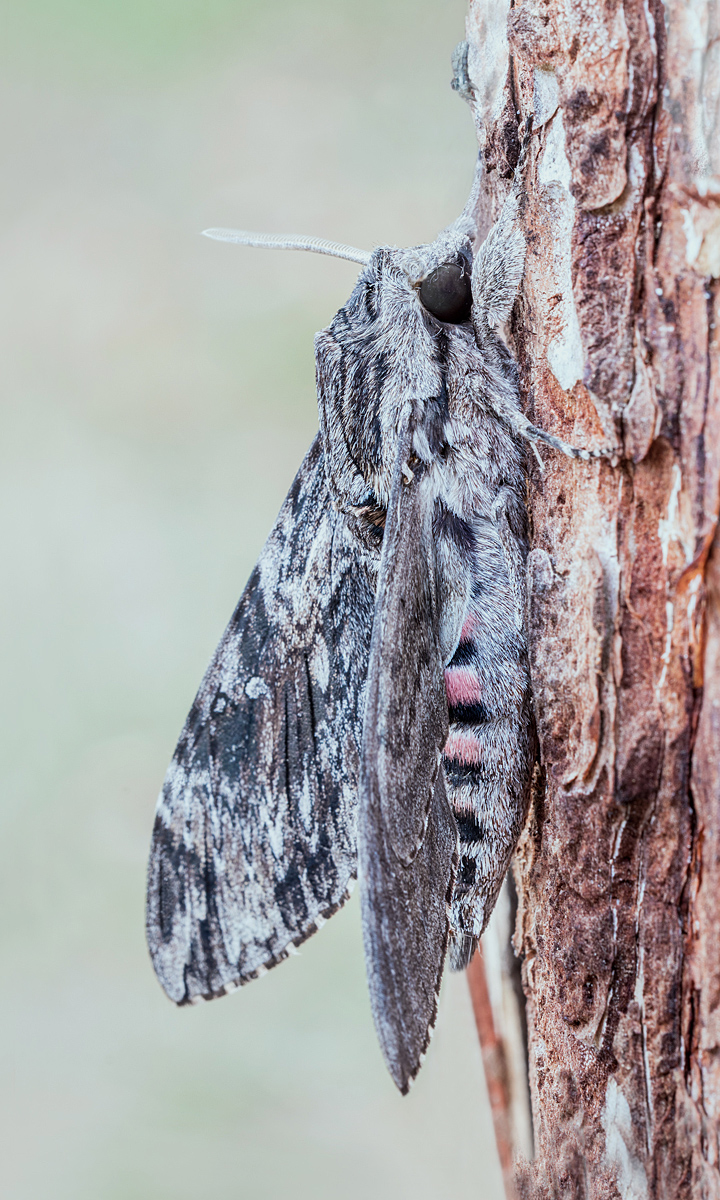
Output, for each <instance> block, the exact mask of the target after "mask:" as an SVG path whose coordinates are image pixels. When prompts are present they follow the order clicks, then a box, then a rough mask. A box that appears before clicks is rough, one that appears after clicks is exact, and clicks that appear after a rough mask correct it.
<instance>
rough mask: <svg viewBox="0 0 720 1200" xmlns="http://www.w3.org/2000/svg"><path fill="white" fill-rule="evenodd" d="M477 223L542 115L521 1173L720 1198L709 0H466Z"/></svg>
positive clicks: (715, 41) (719, 788)
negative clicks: (592, 450) (530, 1143)
mask: <svg viewBox="0 0 720 1200" xmlns="http://www.w3.org/2000/svg"><path fill="white" fill-rule="evenodd" d="M468 40H469V43H470V57H469V70H470V77H471V80H472V82H473V85H474V88H475V94H476V100H477V104H478V110H479V116H480V120H479V132H480V144H481V152H482V154H483V156H484V160H485V167H486V195H485V203H486V206H487V210H488V218H489V219H490V218H492V217H493V216H495V215H497V212H498V211H499V207H500V204H501V203H502V200H503V198H504V197H505V195H506V194H507V191H508V188H509V186H510V180H511V176H512V170H513V167H514V165H515V162H516V160H517V155H518V129H519V127H520V125H521V122H522V121H523V120H524V118H525V117H526V116H527V115H529V114H533V116H534V122H535V129H536V135H535V137H534V139H533V149H532V155H531V165H530V170H529V174H528V179H527V199H526V205H525V210H524V214H523V220H524V226H525V229H526V233H527V241H528V255H527V263H526V271H525V279H524V283H523V288H522V295H521V297H520V300H519V302H518V304H517V305H516V308H515V313H514V316H513V320H512V322H511V327H510V329H509V331H508V334H509V338H510V340H511V342H512V344H513V346H514V349H515V352H516V354H517V358H518V361H519V364H520V373H521V380H522V390H523V394H524V398H525V401H526V404H527V409H528V412H529V414H530V415H531V417H532V419H533V420H534V421H535V422H536V424H538V425H541V426H542V427H543V428H545V429H546V430H548V431H550V432H553V433H557V434H559V435H560V436H561V437H563V438H565V439H566V440H567V441H571V442H573V443H574V444H576V445H586V446H590V447H597V446H600V445H609V444H612V445H616V446H617V447H618V455H617V461H616V462H615V464H614V465H613V464H612V463H610V462H607V461H603V462H599V463H590V464H588V463H584V462H572V461H568V460H566V459H563V458H561V457H560V456H559V455H557V454H555V452H553V451H550V450H546V451H545V452H544V454H543V457H544V460H545V469H544V473H543V472H541V470H540V468H539V467H538V466H537V465H534V466H533V467H532V469H531V485H530V510H531V520H532V550H531V554H530V558H529V564H528V627H529V634H530V655H531V671H532V680H533V690H534V697H535V713H536V721H537V727H538V737H539V746H540V764H539V768H538V772H537V778H536V786H535V793H534V800H533V806H532V811H531V814H530V819H529V822H528V825H527V828H526V831H525V833H524V835H523V838H522V841H521V844H520V847H519V849H518V853H517V856H516V864H515V878H516V884H517V891H518V897H519V909H518V917H517V923H516V930H515V946H516V949H517V951H518V953H519V955H520V956H521V959H522V972H523V987H524V992H525V996H526V1016H527V1028H528V1055H529V1060H528V1061H529V1083H530V1094H531V1102H532V1111H533V1127H534V1143H535V1158H534V1161H533V1162H532V1163H526V1164H525V1165H524V1166H523V1165H520V1166H519V1167H518V1168H517V1171H516V1180H515V1186H516V1188H517V1191H518V1193H519V1194H520V1195H521V1196H523V1197H527V1198H528V1200H529V1198H530V1197H533V1198H534V1200H540V1198H542V1200H550V1198H551V1197H552V1198H553V1200H554V1198H555V1197H563V1198H565V1197H567V1198H570V1197H573V1198H576V1197H577V1198H578V1200H580V1198H581V1197H582V1198H585V1197H587V1198H588V1200H590V1198H592V1200H601V1198H602V1200H617V1198H618V1197H622V1200H641V1198H644V1197H653V1198H655V1197H668V1198H672V1200H678V1198H684V1197H693V1198H703V1200H704V1198H706V1197H707V1198H711V1197H712V1198H715V1200H717V1198H720V1142H719V1139H718V1134H719V1121H720V541H719V540H718V539H717V538H716V529H717V524H718V509H719V506H720V437H719V434H720V359H719V357H718V330H717V315H718V307H719V303H718V294H719V291H720V288H719V285H718V276H720V12H719V10H718V5H717V3H714V2H712V0H666V2H665V3H664V4H663V3H660V2H659V0H625V2H624V3H623V2H621V0H576V2H575V3H573V2H572V0H565V2H564V3H563V0H521V2H520V3H517V4H515V6H514V7H512V8H511V9H508V7H507V5H506V4H504V3H502V2H500V3H498V2H497V0H471V2H470V12H469V17H468Z"/></svg>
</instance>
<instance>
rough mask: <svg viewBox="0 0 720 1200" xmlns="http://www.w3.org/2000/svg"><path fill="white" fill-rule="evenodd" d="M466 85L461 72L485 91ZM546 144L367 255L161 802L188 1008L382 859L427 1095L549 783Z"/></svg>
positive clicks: (231, 985) (398, 1045) (372, 893)
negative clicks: (537, 667) (531, 541)
mask: <svg viewBox="0 0 720 1200" xmlns="http://www.w3.org/2000/svg"><path fill="white" fill-rule="evenodd" d="M461 90H462V89H461ZM529 136H530V128H529V126H528V128H527V131H526V138H525V149H524V152H523V154H522V155H521V163H520V164H519V166H518V170H517V172H516V175H515V179H514V182H513V184H512V187H511V189H510V192H509V195H508V197H507V200H506V202H505V204H504V207H503V209H502V211H501V214H500V217H499V219H498V221H497V223H496V225H495V226H494V227H493V228H492V230H491V231H490V233H489V235H488V237H487V238H486V239H485V241H484V242H483V244H482V245H481V246H480V247H479V248H476V244H475V243H476V235H477V222H476V208H477V200H478V195H479V188H480V167H478V170H477V172H476V178H475V182H474V185H473V189H472V192H471V195H470V199H469V201H468V203H467V205H466V207H465V209H464V211H463V212H462V214H461V215H460V217H459V218H458V219H457V220H456V221H454V222H453V223H452V224H451V225H449V226H448V227H447V228H446V229H445V230H443V232H442V233H440V234H439V235H438V237H436V238H435V240H434V241H433V242H431V243H429V244H427V245H422V246H414V247H412V248H410V249H394V248H391V247H386V246H383V247H379V248H378V249H376V250H374V251H372V252H371V253H370V252H365V251H361V250H356V249H354V248H353V247H349V246H344V245H339V244H337V243H333V242H324V241H322V240H320V239H316V238H294V237H275V236H267V235H263V234H251V233H245V232H242V231H232V230H209V231H207V232H208V233H209V234H210V235H211V236H214V237H218V238H220V239H222V240H229V241H236V242H239V243H242V244H246V245H261V246H271V247H273V246H274V247H279V248H292V249H302V250H312V251H316V252H319V253H326V254H332V255H336V256H339V257H342V258H348V259H351V260H352V261H356V262H358V263H359V264H361V271H360V274H359V277H358V280H357V283H356V285H355V288H354V290H353V292H352V295H351V296H350V299H349V300H348V302H347V304H345V305H344V306H343V307H342V308H341V309H340V310H339V312H338V313H337V314H336V315H335V317H334V318H333V320H332V321H331V323H330V325H329V326H328V327H327V329H325V330H323V331H322V332H321V333H319V334H318V335H317V337H316V340H315V354H316V364H317V391H318V406H319V416H320V431H319V433H318V435H317V437H316V438H315V440H314V442H313V444H312V446H311V447H310V450H309V451H308V454H307V456H306V458H305V460H304V462H303V464H302V466H301V467H300V470H299V472H298V475H297V477H296V479H295V481H294V483H293V485H292V487H291V489H290V492H289V494H288V497H287V499H286V500H285V503H284V504H283V506H282V508H281V511H280V514H279V516H278V519H277V522H276V524H275V527H274V529H273V530H272V532H271V534H270V536H269V538H268V541H267V542H266V544H265V547H264V548H263V550H262V552H261V555H260V558H259V560H258V563H257V566H256V567H255V570H254V571H253V573H252V575H251V577H250V581H249V583H248V584H247V587H246V589H245V591H244V593H243V595H242V597H241V599H240V602H239V604H238V606H237V608H236V610H235V612H234V614H233V616H232V618H231V620H230V623H229V625H228V627H227V629H226V631H225V633H224V635H223V637H222V639H221V641H220V644H219V646H218V648H217V650H216V652H215V656H214V658H213V660H212V662H211V664H210V666H209V668H208V670H207V673H206V674H205V677H204V679H203V681H202V683H201V685H200V689H199V691H198V694H197V696H196V698H195V702H194V704H193V706H192V709H191V711H190V714H189V716H188V719H187V721H186V724H185V726H184V728H183V731H182V734H181V736H180V740H179V742H178V746H177V749H176V751H175V756H174V758H173V761H172V764H171V766H170V768H169V770H168V774H167V777H166V780H165V784H164V787H163V791H162V794H161V796H160V800H159V802H158V809H157V816H156V820H155V827H154V833H153V842H152V849H151V856H150V870H149V883H148V906H147V935H148V943H149V947H150V952H151V955H152V959H153V963H154V966H155V970H156V972H157V975H158V977H159V979H160V982H161V983H162V985H163V987H164V988H165V991H166V992H167V994H168V995H169V996H170V997H171V999H173V1000H174V1001H176V1003H178V1004H184V1003H188V1002H192V1001H193V1000H196V999H199V998H201V997H204V998H210V997H214V996H219V995H222V994H224V993H226V992H229V991H231V990H234V989H235V988H236V987H237V986H239V985H241V984H243V983H246V982H248V981H249V980H250V979H254V978H256V977H257V976H258V975H259V974H261V973H264V972H265V970H267V969H268V968H270V967H273V966H275V965H276V964H277V963H279V962H281V961H282V960H283V959H284V958H286V957H287V956H288V954H289V953H291V952H292V951H293V950H294V949H295V948H296V947H297V946H299V945H300V944H301V943H302V942H303V941H304V940H305V939H306V938H308V937H309V936H310V935H311V934H313V933H314V932H315V930H316V929H317V928H318V927H319V926H320V925H321V924H322V923H323V922H324V921H325V920H326V919H327V918H328V917H329V916H331V915H332V914H333V913H334V912H336V911H337V909H338V908H339V907H340V906H341V905H342V904H343V903H344V902H345V900H346V899H347V897H348V895H349V893H350V890H351V887H352V884H353V881H354V879H355V877H356V876H359V880H360V892H361V906H362V925H363V938H364V945H365V956H366V964H367V975H368V982H369V989H370V997H371V1003H372V1010H373V1016H374V1020H375V1025H376V1029H377V1033H378V1037H379V1041H380V1045H381V1048H382V1051H383V1054H384V1057H385V1061H386V1063H387V1066H388V1068H389V1070H390V1073H391V1075H392V1077H393V1079H394V1081H395V1083H396V1084H397V1086H398V1087H399V1088H400V1090H401V1091H402V1092H403V1093H404V1092H407V1090H408V1088H409V1086H410V1084H411V1082H412V1080H413V1079H414V1078H415V1076H416V1074H417V1071H418V1069H419V1066H420V1063H421V1061H422V1059H423V1057H424V1054H425V1051H426V1049H427V1045H428V1042H429V1038H430V1035H431V1031H432V1028H433V1025H434V1022H435V1018H436V1012H437V998H438V992H439V987H440V980H441V976H442V972H443V965H444V962H445V958H446V954H448V955H449V959H450V965H451V967H453V968H455V969H460V968H463V967H465V966H466V965H467V964H468V962H469V961H470V958H471V956H472V954H473V952H474V950H475V947H476V945H477V942H478V939H479V937H480V935H481V933H482V931H483V929H484V927H485V924H486V923H487V920H488V917H489V915H490V913H491V911H492V908H493V905H494V903H495V900H496V898H497V894H498V891H499V888H500V885H501V883H502V880H503V878H504V875H505V872H506V870H507V867H508V863H509V861H510V857H511V855H512V852H513V849H514V847H515V844H516V841H517V838H518V836H519V833H520V830H521V828H522V825H523V822H524V819H525V816H526V812H527V805H528V795H529V788H530V779H531V774H532V768H533V761H534V753H535V740H534V725H533V718H532V707H531V696H530V680H529V672H528V661H527V645H526V633H525V559H526V555H527V548H528V541H527V538H528V535H527V513H526V488H527V465H526V442H527V441H531V442H536V441H538V440H541V441H544V442H546V443H548V444H549V445H551V446H554V447H555V448H557V449H559V450H562V451H563V452H564V453H566V454H569V455H571V456H573V457H583V458H587V457H591V456H592V457H598V456H600V455H601V454H605V453H607V452H606V451H593V452H590V451H585V450H577V449H574V448H573V447H570V446H567V445H566V444H565V443H563V442H560V441H559V440H558V439H556V438H554V437H552V436H551V435H548V434H545V433H543V432H542V431H541V430H539V429H537V428H536V427H535V426H534V425H532V424H531V423H530V422H529V421H528V419H527V418H526V417H525V415H524V414H523V412H522V407H521V403H520V392H519V384H518V372H517V367H516V364H515V361H514V359H513V357H512V355H511V353H510V351H509V349H508V347H507V346H506V344H505V342H504V341H503V340H502V338H501V337H500V336H499V333H498V326H500V325H501V324H502V323H503V322H504V321H505V320H506V319H507V317H508V316H509V314H510V310H511V308H512V306H513V303H514V301H515V297H516V294H517V292H518V288H519V285H520V282H521V279H522V273H523V266H524V258H525V239H524V236H523V233H522V228H521V198H522V187H523V169H524V162H525V159H526V157H527V153H526V151H527V144H528V142H529Z"/></svg>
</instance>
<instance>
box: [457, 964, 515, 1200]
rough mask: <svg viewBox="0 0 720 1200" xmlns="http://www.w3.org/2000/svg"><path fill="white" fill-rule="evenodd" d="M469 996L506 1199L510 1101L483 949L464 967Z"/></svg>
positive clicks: (510, 1166) (510, 1190)
mask: <svg viewBox="0 0 720 1200" xmlns="http://www.w3.org/2000/svg"><path fill="white" fill-rule="evenodd" d="M467 977H468V985H469V987H470V998H471V1000H472V1006H473V1012H474V1014H475V1025H476V1027H477V1031H478V1037H479V1039H480V1049H481V1051H482V1060H483V1067H484V1069H485V1081H486V1083H487V1090H488V1098H489V1100H490V1109H491V1111H492V1118H493V1126H494V1128H495V1143H496V1145H497V1150H498V1157H499V1159H500V1168H501V1170H502V1173H503V1181H504V1183H505V1194H506V1196H507V1197H508V1200H512V1198H513V1196H514V1190H515V1189H514V1185H513V1177H514V1158H515V1153H514V1145H513V1129H512V1112H511V1106H512V1100H511V1095H510V1080H509V1072H508V1064H507V1057H506V1053H505V1046H504V1044H503V1040H502V1038H501V1037H500V1035H499V1033H498V1030H497V1029H496V1028H495V1021H494V1018H493V1010H492V1004H491V1003H490V993H489V991H488V985H487V978H486V975H485V962H484V960H483V955H482V951H481V950H479V951H478V952H477V953H476V954H475V955H474V957H473V959H472V961H471V963H470V966H469V967H468V970H467Z"/></svg>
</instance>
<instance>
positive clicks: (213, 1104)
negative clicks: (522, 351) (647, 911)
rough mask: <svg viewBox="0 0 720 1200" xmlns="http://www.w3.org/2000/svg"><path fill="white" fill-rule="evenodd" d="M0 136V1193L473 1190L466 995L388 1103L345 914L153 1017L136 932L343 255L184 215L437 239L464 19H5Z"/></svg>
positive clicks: (229, 15) (266, 15) (82, 9)
mask: <svg viewBox="0 0 720 1200" xmlns="http://www.w3.org/2000/svg"><path fill="white" fill-rule="evenodd" d="M0 15H1V17H2V27H3V31H4V37H3V47H2V50H0V61H1V62H2V72H1V73H0V92H1V93H2V111H3V113H4V116H5V120H4V122H3V123H2V128H1V130H0V138H1V139H2V161H3V167H4V169H3V179H4V186H3V189H2V195H1V197H0V204H1V205H2V224H1V226H0V248H1V256H2V268H1V271H0V306H1V309H2V312H1V319H0V339H1V340H2V363H3V366H2V384H1V386H2V392H3V401H2V439H1V444H0V454H1V456H2V469H1V471H0V489H1V493H2V506H3V512H2V565H3V576H4V584H3V587H2V602H3V609H4V611H3V616H2V622H1V623H0V638H1V639H2V653H3V660H4V668H3V677H4V687H3V690H2V702H3V713H2V724H3V733H4V736H3V738H2V743H3V748H2V779H3V784H2V808H1V811H0V820H1V822H2V838H1V844H2V864H1V870H0V879H1V880H2V883H1V884H0V886H1V887H2V913H3V920H2V954H1V961H2V972H3V975H4V978H3V984H2V996H3V1000H2V1016H1V1019H0V1054H1V1056H2V1071H1V1078H2V1083H1V1089H0V1096H1V1100H2V1119H1V1121H0V1126H1V1128H2V1139H3V1141H4V1148H3V1150H2V1153H1V1154H0V1194H1V1195H2V1197H3V1200H65V1198H67V1200H91V1198H92V1200H146V1198H147V1200H186V1198H187V1200H190V1198H192V1200H205V1198H206V1197H208V1198H209V1197H213V1196H215V1195H222V1196H225V1197H229V1198H230V1200H232V1198H235V1197H253V1198H258V1200H265V1198H268V1200H270V1198H273V1200H274V1198H275V1197H280V1196H284V1195H285V1194H286V1193H290V1194H292V1195H293V1197H296V1198H299V1200H301V1198H302V1197H314V1198H317V1200H330V1198H331V1197H332V1198H335V1197H350V1198H351V1200H355V1198H357V1200H360V1198H363V1200H364V1198H365V1197H374V1198H378V1200H384V1198H386V1197H387V1200H390V1198H393V1200H397V1198H400V1200H402V1198H404V1197H407V1198H410V1197H412V1198H413V1200H426V1198H427V1200H441V1198H444V1197H447V1196H449V1195H451V1194H452V1193H462V1194H463V1195H467V1196H482V1197H486V1198H489V1200H494V1198H497V1197H500V1195H501V1184H500V1175H499V1170H498V1166H497V1161H496V1156H495V1149H494V1144H493V1139H492V1133H491V1127H490V1122H489V1116H488V1110H487V1100H486V1095H485V1090H484V1082H483V1079H482V1069H481V1063H480V1055H479V1050H478V1046H477V1039H476V1036H475V1033H474V1028H473V1023H472V1015H471V1012H470V1007H469V1002H468V998H467V994H466V985H465V980H464V978H452V979H450V980H449V981H447V983H446V986H445V989H444V993H443V997H442V1006H441V1014H440V1021H439V1027H438V1030H437V1032H436V1035H435V1039H434V1041H433V1044H432V1047H431V1051H430V1054H429V1056H428V1060H427V1062H426V1065H425V1067H424V1069H423V1071H422V1072H421V1074H420V1077H419V1079H418V1082H417V1084H416V1086H415V1088H414V1090H413V1092H412V1093H411V1095H410V1097H409V1098H408V1099H406V1100H402V1099H401V1098H400V1097H399V1095H397V1094H396V1092H395V1090H394V1088H393V1085H392V1084H391V1082H390V1079H389V1077H388V1075H387V1074H386V1072H385V1068H384V1066H383V1063H382V1060H381V1057H380V1052H379V1050H378V1048H377V1045H376V1042H375V1036H374V1032H373V1027H372V1021H371V1016H370V1010H369V1002H368V998H367V992H366V986H365V980H364V969H363V961H362V947H361V942H360V931H359V922H358V906H357V902H352V903H351V904H350V905H349V906H348V908H347V909H346V910H345V911H343V912H342V913H340V914H339V915H338V916H337V917H335V918H334V919H333V920H332V921H331V922H330V924H329V925H328V926H327V927H326V929H325V930H323V932H322V934H321V935H320V936H318V937H317V938H315V939H313V940H312V941H311V942H309V943H308V944H307V946H306V947H305V948H304V950H303V952H302V954H301V955H300V957H299V958H295V959H291V960H290V961H289V962H287V963H285V964H283V966H282V967H281V968H280V969H279V970H277V971H274V972H271V974H270V975H269V976H267V977H266V978H265V979H263V980H261V981H259V982H257V983H255V984H253V985H252V986H251V987H249V988H246V989H243V991H242V992H240V993H238V994H237V995H235V996H233V997H232V998H229V999H226V1000H223V1001H221V1002H218V1003H214V1004H210V1005H204V1006H200V1007H199V1008H196V1009H183V1010H176V1009H174V1008H173V1006H172V1005H171V1004H170V1003H169V1002H168V1001H167V1000H166V999H165V998H164V996H163V995H162V993H161V991H160V988H159V986H158V985H157V983H156V982H155V979H154V976H153V974H152V971H151V968H150V965H149V961H148V958H147V954H146V950H145V944H144V934H143V892H144V874H145V858H146V851H147V843H148V837H149V832H150V828H151V823H152V814H153V807H154V802H155V797H156V794H157V791H158V789H159V786H160V783H161V780H162V776H163V773H164V771H165V767H166V765H167V762H168V760H169V758H170V755H171V753H172V750H173V747H174V744H175V739H176V737H177V734H178V732H179V729H180V727H181V724H182V722H183V720H184V717H185V714H186V711H187V709H188V707H189V705H190V702H191V700H192V697H193V694H194V692H195V688H196V686H197V684H198V682H199V680H200V677H201V675H202V673H203V670H204V668H205V665H206V663H207V660H208V658H209V656H210V654H211V652H212V650H213V648H214V646H215V643H216V641H217V639H218V637H219V635H220V633H221V631H222V629H223V627H224V625H225V622H226V621H227V619H228V617H229V615H230V613H231V611H232V609H233V607H234V605H235V602H236V600H237V598H238V596H239V594H240V591H241V590H242V587H243V585H244V583H245V580H246V578H247V575H248V573H249V571H250V569H251V567H252V565H253V562H254V560H255V557H256V555H257V553H258V551H259V549H260V546H261V545H262V542H263V540H264V538H265V536H266V534H267V532H268V530H269V528H270V526H271V524H272V522H273V520H274V517H275V514H276V512H277V509H278V507H279V505H280V503H281V500H282V498H283V496H284V494H285V492H286V490H287V488H288V486H289V484H290V481H291V479H292V477H293V475H294V473H295V470H296V468H297V466H298V465H299V463H300V460H301V458H302V456H303V454H304V452H305V450H306V448H307V446H308V444H309V442H310V440H311V439H312V437H313V433H314V431H315V429H316V422H317V418H316V408H315V394H314V377H313V351H312V337H313V333H314V332H315V330H316V329H319V328H321V327H322V326H323V325H325V324H327V322H328V321H329V319H330V318H331V316H332V314H333V313H334V312H335V310H336V309H337V308H338V307H339V305H340V304H341V303H343V301H344V300H345V299H346V298H347V296H348V295H349V293H350V290H351V287H352V284H353V281H354V277H355V273H356V271H357V268H356V267H354V266H353V265H352V264H348V263H343V262H339V261H335V260H331V259H320V258H316V257H313V256H308V255H290V254H287V255H280V254H275V255H272V254H267V253H262V252H260V251H252V250H245V249H240V248H238V247H229V246H223V245H219V244H217V243H211V242H209V241H207V240H205V239H203V238H201V237H199V236H198V231H199V230H201V229H203V228H205V227H206V226H208V225H244V226H246V227H250V228H253V227H257V228H258V229H264V230H269V231H279V232H283V231H288V230H289V231H294V232H302V233H312V234H317V235H322V236H325V237H330V238H335V239H338V240H342V241H349V242H352V243H355V244H356V245H359V246H362V247H372V246H373V245H375V244H377V243H381V242H385V243H387V242H389V243H397V244H410V243H413V242H417V241H425V240H428V239H430V238H432V237H433V236H434V235H435V233H436V232H437V231H438V230H439V229H440V228H441V227H442V226H443V225H445V224H446V223H447V222H448V221H449V220H451V219H452V218H453V217H454V216H455V215H456V214H457V213H458V211H459V210H460V208H461V207H462V204H463V202H464V199H465V196H466V193H467V191H468V188H469V185H470V180H471V176H472V169H473V161H474V156H475V144H474V136H473V129H472V122H471V119H470V116H469V113H468V112H467V110H466V109H465V107H464V106H463V104H462V103H461V102H460V101H459V100H458V99H457V98H456V97H455V96H454V94H453V93H452V92H451V90H450V87H449V79H450V74H451V72H450V53H451V51H452V48H453V46H454V45H455V43H456V42H457V41H458V40H459V39H460V38H461V37H462V33H463V21H464V0H434V2H431V0H415V2H414V3H410V2H409V0H392V3H388V2H387V0H384V2H380V0H334V2H332V3H331V2H330V0H305V2H302V3H301V2H300V0H295V2H291V0H266V2H265V3H262V4H260V3H257V2H251V0H204V2H202V0H67V2H66V3H62V2H61V0H22V3H21V0H15V3H14V4H11V5H7V4H2V5H0Z"/></svg>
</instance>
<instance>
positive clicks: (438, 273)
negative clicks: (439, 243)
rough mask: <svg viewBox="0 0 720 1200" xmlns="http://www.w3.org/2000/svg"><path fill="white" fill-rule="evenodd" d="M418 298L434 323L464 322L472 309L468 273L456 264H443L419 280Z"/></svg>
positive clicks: (464, 267)
mask: <svg viewBox="0 0 720 1200" xmlns="http://www.w3.org/2000/svg"><path fill="white" fill-rule="evenodd" d="M418 295H419V296H420V300H421V302H422V304H423V307H424V308H426V309H427V310H428V312H430V313H432V315H433V316H434V317H437V319H438V321H448V322H450V324H453V325H457V324H458V323H459V322H460V321H467V320H468V318H469V316H470V309H471V307H472V288H471V285H470V272H469V270H468V269H467V267H466V266H461V265H460V264H459V263H443V264H442V266H439V267H436V268H435V270H434V271H431V272H430V274H429V275H427V276H426V277H425V279H423V281H422V283H421V284H420V287H419V288H418Z"/></svg>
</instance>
